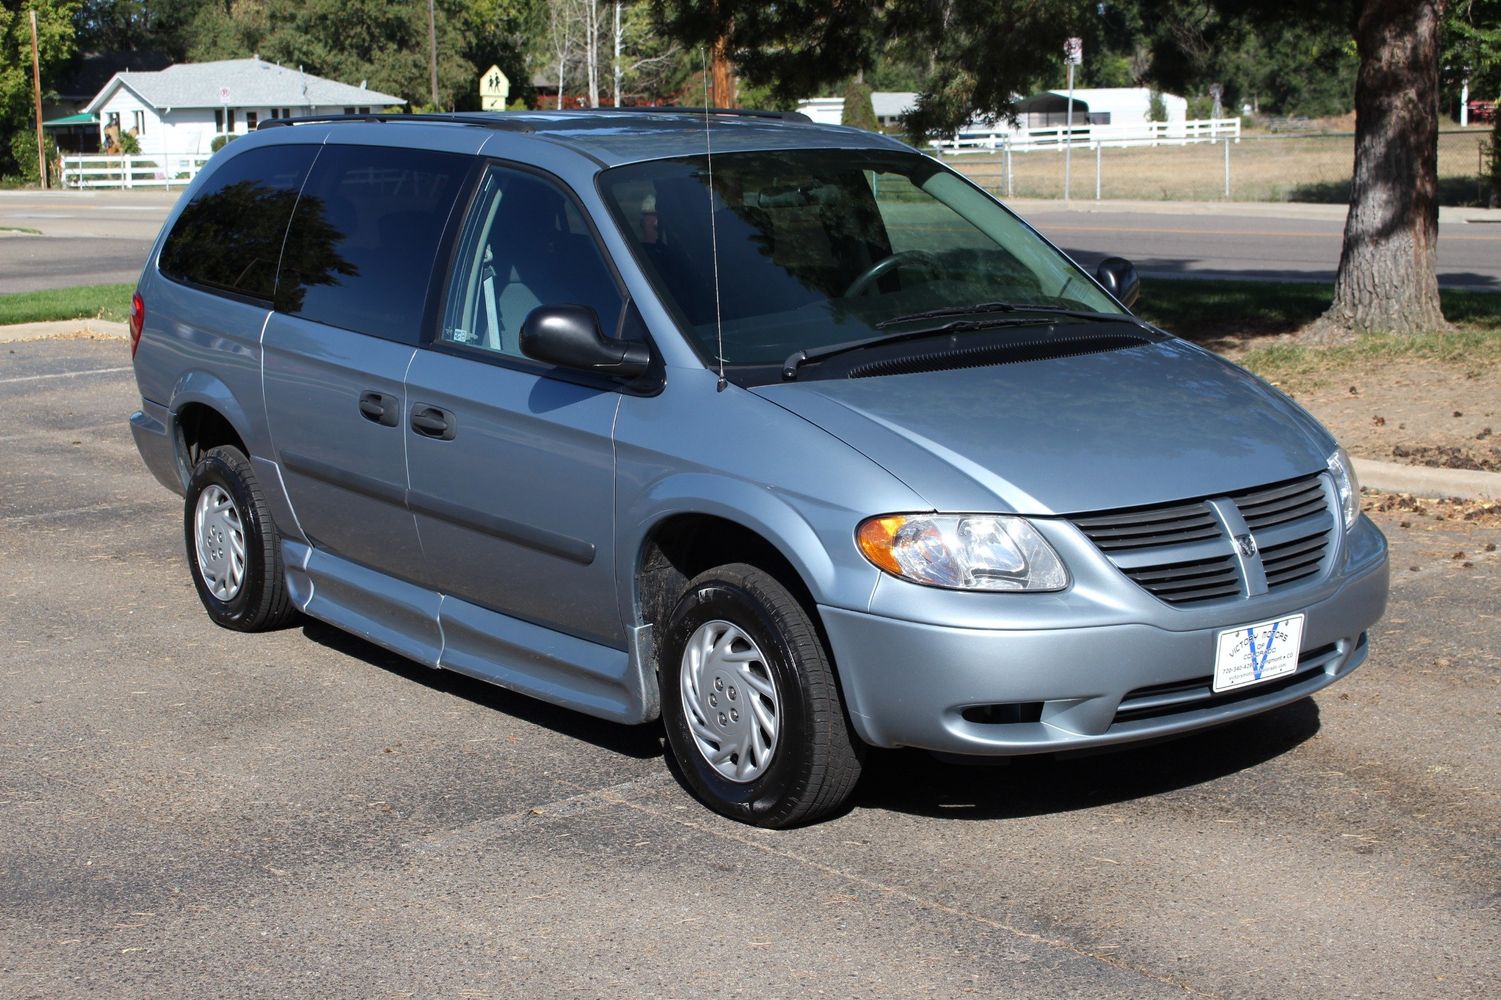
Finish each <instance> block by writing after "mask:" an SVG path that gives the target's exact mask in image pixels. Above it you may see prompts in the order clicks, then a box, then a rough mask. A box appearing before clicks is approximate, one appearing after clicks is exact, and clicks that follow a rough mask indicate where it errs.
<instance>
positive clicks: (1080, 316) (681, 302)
mask: <svg viewBox="0 0 1501 1000" xmlns="http://www.w3.org/2000/svg"><path fill="white" fill-rule="evenodd" d="M599 186H600V191H601V193H602V195H603V196H604V200H605V202H606V204H608V205H609V207H610V210H611V212H612V213H613V214H614V216H615V220H616V222H617V224H618V225H619V226H620V229H621V231H622V233H623V234H624V235H625V236H626V238H627V241H628V242H630V243H631V244H632V246H633V250H634V252H635V254H636V257H637V260H638V262H639V263H640V265H641V268H642V270H643V271H644V272H645V274H646V276H647V278H648V279H649V280H650V281H651V282H652V284H653V286H654V287H655V289H656V291H657V293H658V295H659V296H660V297H661V299H662V301H663V304H664V305H665V306H666V307H667V308H668V310H669V311H670V312H671V313H672V315H673V316H674V318H675V319H676V321H677V322H678V324H679V326H680V327H681V328H682V330H683V332H684V333H685V334H686V336H687V337H688V339H689V341H690V342H691V343H692V344H693V345H694V346H695V348H696V349H697V350H698V352H699V355H700V357H701V358H702V359H703V361H704V363H705V364H706V365H708V366H710V367H718V365H719V363H720V360H721V355H720V350H721V348H720V345H721V344H722V345H723V362H724V364H725V366H726V368H727V372H726V374H731V372H730V371H729V370H733V371H734V374H733V375H731V377H732V379H733V380H734V381H737V382H746V383H749V384H762V383H763V382H764V381H775V380H778V379H780V378H781V377H782V372H783V362H784V361H786V360H787V359H790V358H791V357H793V356H794V355H796V354H797V353H798V352H807V353H808V354H809V355H814V354H817V353H818V352H820V351H821V350H824V349H827V348H829V347H831V346H834V345H847V344H851V343H857V342H863V341H872V340H877V339H881V338H883V337H884V336H888V335H889V334H896V335H898V336H900V337H901V338H902V339H908V337H907V336H906V335H907V333H908V330H907V329H905V327H906V326H907V325H908V324H909V323H916V324H920V326H921V327H922V328H931V327H941V326H944V325H945V324H944V322H942V321H941V320H945V319H952V320H956V321H957V320H962V319H966V318H972V319H974V320H977V321H978V322H977V323H976V324H975V325H976V326H990V325H992V324H996V325H999V324H1001V323H1006V322H1007V321H1009V320H1010V319H1012V317H1013V315H1015V316H1016V317H1017V318H1018V319H1019V320H1020V319H1021V318H1022V316H1023V315H1024V314H1028V311H1029V310H1030V312H1031V314H1035V315H1030V318H1028V319H1026V321H1025V324H1024V325H1028V326H1035V325H1043V326H1046V325H1057V326H1060V327H1061V326H1062V325H1064V324H1067V323H1070V322H1072V323H1076V324H1077V323H1087V322H1089V321H1090V320H1091V319H1094V318H1095V317H1096V316H1098V317H1099V319H1107V318H1116V319H1118V320H1119V321H1121V322H1122V323H1123V324H1129V325H1132V326H1133V327H1135V326H1136V321H1135V320H1134V319H1133V318H1132V317H1131V316H1130V315H1129V313H1126V312H1124V311H1123V310H1122V309H1121V307H1120V305H1119V304H1118V303H1116V302H1115V300H1114V299H1113V298H1111V297H1110V295H1109V294H1108V293H1106V292H1105V291H1103V290H1102V289H1101V288H1100V287H1099V286H1098V285H1097V284H1096V283H1095V282H1094V280H1093V279H1092V278H1090V277H1089V276H1088V275H1087V274H1086V273H1085V272H1083V271H1082V270H1080V269H1079V267H1078V266H1077V265H1075V264H1074V263H1073V262H1072V261H1070V260H1069V259H1068V258H1067V257H1065V256H1064V255H1062V254H1061V253H1059V252H1058V251H1057V250H1055V249H1054V248H1053V247H1051V246H1049V245H1048V244H1047V242H1046V241H1044V240H1042V239H1041V238H1040V237H1038V236H1037V235H1036V234H1035V233H1034V232H1032V230H1031V229H1030V228H1028V227H1027V226H1026V225H1025V224H1024V223H1022V222H1021V221H1020V220H1019V219H1017V218H1016V216H1014V215H1012V214H1011V213H1010V212H1008V211H1007V210H1006V209H1004V208H1002V207H1001V206H1000V205H999V204H998V203H997V202H995V201H994V200H993V199H992V198H990V197H989V196H988V195H986V194H985V193H984V192H982V191H980V190H979V189H978V188H976V187H974V186H973V185H972V184H970V183H969V182H968V181H966V180H964V179H963V178H961V177H959V176H958V175H957V174H955V173H954V172H953V171H951V170H949V169H948V168H946V167H944V166H943V165H941V164H939V163H937V162H935V161H933V160H931V159H928V158H927V157H924V156H921V155H918V154H916V153H901V152H896V151H881V150H851V149H813V150H809V149H797V150H780V151H771V152H743V153H730V154H723V155H719V156H716V157H714V173H713V190H712V192H711V190H710V182H709V171H708V162H707V160H706V158H704V157H686V158H681V159H672V160H653V161H648V162H644V163H635V164H630V165H627V166H621V167H615V168H612V169H610V170H606V171H604V172H603V173H601V174H600V178H599ZM716 250H717V253H716ZM716 258H717V259H716ZM716 264H717V275H718V282H717V286H716V281H715V275H716ZM971 312H974V313H976V314H977V315H975V316H973V317H970V316H969V315H968V314H970V313H971ZM1001 312H1004V313H1005V314H1006V315H1005V316H999V315H997V316H990V315H988V314H990V313H1001ZM1070 313H1072V314H1075V315H1074V316H1073V317H1070V316H1069V315H1068V314H1070ZM891 327H898V328H897V329H890V328H891ZM914 328H915V327H914ZM737 376H738V377H737ZM799 377H802V376H799Z"/></svg>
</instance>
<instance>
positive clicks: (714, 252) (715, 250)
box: [699, 49, 729, 392]
mask: <svg viewBox="0 0 1501 1000" xmlns="http://www.w3.org/2000/svg"><path fill="white" fill-rule="evenodd" d="M699 53H700V55H701V56H702V58H703V65H704V155H705V156H706V157H707V158H708V161H709V256H710V257H711V258H713V261H714V342H715V350H716V353H717V354H718V355H719V386H718V387H717V388H716V389H715V391H716V392H724V390H725V386H727V385H729V383H728V382H726V381H725V378H724V321H723V319H722V318H721V316H720V312H719V228H718V225H717V224H716V223H715V221H714V142H713V140H711V139H710V137H709V131H710V129H709V56H708V52H707V50H705V49H699Z"/></svg>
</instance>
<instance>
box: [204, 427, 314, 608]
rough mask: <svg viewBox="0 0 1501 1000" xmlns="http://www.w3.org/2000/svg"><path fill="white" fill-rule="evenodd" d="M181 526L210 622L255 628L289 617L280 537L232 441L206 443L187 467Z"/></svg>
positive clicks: (247, 463)
mask: <svg viewBox="0 0 1501 1000" xmlns="http://www.w3.org/2000/svg"><path fill="white" fill-rule="evenodd" d="M183 533H184V535H185V536H186V541H187V546H188V567H189V568H190V569H191V571H192V574H193V585H194V586H195V587H196V588H197V590H198V598H199V600H201V601H202V602H203V607H204V608H205V610H207V611H208V614H209V617H210V618H212V619H213V620H214V621H215V622H216V623H218V624H219V625H222V626H224V627H225V628H231V629H236V630H238V631H240V632H262V631H268V630H270V629H276V628H282V627H284V626H286V625H288V624H290V623H291V622H293V621H295V620H296V618H297V609H296V608H295V607H293V606H292V599H291V596H290V595H289V594H288V593H287V579H286V572H285V569H284V568H283V566H282V561H281V537H280V535H279V533H278V532H277V530H276V525H275V524H274V523H273V522H272V520H271V511H270V510H269V509H268V508H267V507H266V502H265V500H264V498H263V497H262V495H261V489H260V484H259V483H258V482H257V481H256V478H255V471H254V469H252V468H251V465H250V459H248V458H246V457H245V455H244V454H243V453H242V452H241V451H240V450H239V449H238V448H234V447H230V446H229V445H222V446H220V447H217V448H210V449H209V450H208V451H207V452H205V453H204V455H203V457H202V458H201V459H199V460H198V464H197V465H195V466H194V467H193V476H192V478H191V479H190V480H189V481H188V490H187V495H186V496H185V497H184V503H183Z"/></svg>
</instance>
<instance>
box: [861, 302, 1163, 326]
mask: <svg viewBox="0 0 1501 1000" xmlns="http://www.w3.org/2000/svg"><path fill="white" fill-rule="evenodd" d="M991 312H1004V313H1011V312H1037V313H1047V314H1048V315H1050V316H1067V317H1069V318H1070V319H1082V320H1087V321H1092V322H1101V321H1103V322H1107V323H1115V322H1125V323H1135V322H1136V317H1134V316H1131V315H1128V314H1126V313H1102V312H1090V311H1088V310H1085V309H1065V308H1064V307H1063V306H1043V305H1031V304H1028V303H1025V302H977V303H975V304H974V305H972V306H944V307H943V308H942V309H927V310H924V311H923V312H915V313H907V314H906V315H905V316H893V317H891V318H890V319H883V320H881V322H879V323H877V324H876V329H877V330H884V329H886V328H887V327H892V326H896V325H898V324H899V323H915V322H916V321H918V320H922V319H941V318H942V317H944V316H969V315H971V314H973V313H991Z"/></svg>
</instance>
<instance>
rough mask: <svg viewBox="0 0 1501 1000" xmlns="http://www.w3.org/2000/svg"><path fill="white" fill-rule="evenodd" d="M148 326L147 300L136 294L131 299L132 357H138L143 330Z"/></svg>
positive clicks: (138, 293)
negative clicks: (137, 351) (137, 352)
mask: <svg viewBox="0 0 1501 1000" xmlns="http://www.w3.org/2000/svg"><path fill="white" fill-rule="evenodd" d="M145 325H146V300H145V299H143V298H141V293H140V292H136V293H135V294H134V295H132V296H131V297H130V356H131V357H132V358H133V357H135V356H136V348H138V347H140V346H141V328H142V327H143V326H145Z"/></svg>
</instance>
